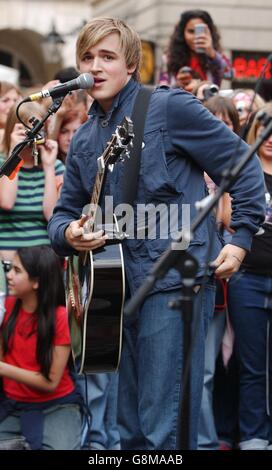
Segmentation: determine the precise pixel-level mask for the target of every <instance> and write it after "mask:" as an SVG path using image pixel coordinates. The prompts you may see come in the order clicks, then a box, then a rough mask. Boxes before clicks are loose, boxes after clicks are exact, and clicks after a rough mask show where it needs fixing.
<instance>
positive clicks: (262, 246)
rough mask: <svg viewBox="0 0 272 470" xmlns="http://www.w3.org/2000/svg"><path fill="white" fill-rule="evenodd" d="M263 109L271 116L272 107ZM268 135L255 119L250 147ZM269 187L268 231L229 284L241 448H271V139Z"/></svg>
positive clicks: (266, 148)
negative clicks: (236, 360) (238, 373)
mask: <svg viewBox="0 0 272 470" xmlns="http://www.w3.org/2000/svg"><path fill="white" fill-rule="evenodd" d="M263 110H264V111H265V112H266V113H267V115H268V116H271V117H272V102H270V103H268V104H266V105H265V106H264V108H263ZM262 130H263V124H262V123H261V122H260V121H259V120H258V115H256V116H255V118H254V120H253V123H252V126H251V128H250V130H249V133H248V137H247V142H248V143H249V144H253V143H254V142H255V141H256V139H257V138H258V137H259V135H260V134H261V132H262ZM258 155H259V157H260V162H261V165H262V167H263V172H264V179H265V184H266V201H267V210H266V219H265V223H264V225H263V229H264V232H263V233H262V234H260V235H255V236H254V238H253V243H252V247H251V252H250V253H248V254H247V256H246V257H245V259H244V261H243V263H242V265H241V267H240V270H239V271H238V273H236V274H234V276H233V277H232V278H231V279H230V281H229V289H228V305H229V312H230V316H231V321H232V325H233V328H234V333H235V345H236V351H237V356H238V360H239V371H240V410H239V421H240V449H241V450H266V449H269V444H271V443H272V433H271V431H272V423H271V408H270V407H271V392H270V383H271V360H270V353H271V332H270V324H271V314H272V302H271V299H272V216H271V214H272V204H271V200H272V136H271V135H270V137H268V139H267V140H266V141H264V143H263V144H262V145H261V146H260V148H259V150H258Z"/></svg>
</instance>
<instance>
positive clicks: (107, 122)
mask: <svg viewBox="0 0 272 470" xmlns="http://www.w3.org/2000/svg"><path fill="white" fill-rule="evenodd" d="M108 125H109V121H108V120H107V119H104V120H103V121H101V126H102V127H107V126H108Z"/></svg>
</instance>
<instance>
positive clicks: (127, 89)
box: [89, 78, 140, 120]
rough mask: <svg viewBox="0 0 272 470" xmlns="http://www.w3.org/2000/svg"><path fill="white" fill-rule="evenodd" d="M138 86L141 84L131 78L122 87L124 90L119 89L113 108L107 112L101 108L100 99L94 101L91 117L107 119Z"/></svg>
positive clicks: (90, 111) (90, 112)
mask: <svg viewBox="0 0 272 470" xmlns="http://www.w3.org/2000/svg"><path fill="white" fill-rule="evenodd" d="M136 88H140V84H139V83H138V82H136V81H135V80H133V78H131V79H130V80H129V82H128V83H127V84H126V85H125V86H124V88H122V90H121V91H119V93H118V94H117V95H116V96H115V97H114V99H113V102H112V105H111V108H110V109H109V111H108V112H107V113H105V111H104V110H103V109H102V108H101V106H100V105H99V103H98V101H94V102H93V104H92V105H91V107H90V110H89V115H90V116H91V117H95V116H98V117H99V118H104V119H105V117H106V118H107V120H108V119H110V118H111V115H112V113H113V111H114V110H115V109H116V108H118V107H119V106H121V105H122V103H123V102H124V101H126V99H127V97H128V96H129V95H130V94H132V93H133V91H134V90H135V89H136Z"/></svg>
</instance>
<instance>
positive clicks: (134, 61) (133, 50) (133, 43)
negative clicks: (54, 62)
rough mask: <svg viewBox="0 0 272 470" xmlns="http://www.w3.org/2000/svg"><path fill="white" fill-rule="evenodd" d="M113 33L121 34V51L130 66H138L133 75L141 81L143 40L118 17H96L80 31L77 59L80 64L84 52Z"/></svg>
mask: <svg viewBox="0 0 272 470" xmlns="http://www.w3.org/2000/svg"><path fill="white" fill-rule="evenodd" d="M112 33H117V34H119V37H120V46H121V51H122V52H123V54H124V57H125V61H126V65H127V67H128V68H130V67H133V66H136V68H135V71H134V72H133V74H132V77H133V78H134V79H135V80H137V81H140V66H141V60H142V46H141V40H140V37H139V35H138V33H136V31H135V30H134V29H132V28H131V27H130V26H128V25H127V24H126V23H125V22H124V21H122V20H120V19H118V18H107V17H104V18H102V17H101V18H94V19H93V20H91V21H89V22H88V23H87V24H86V25H85V26H84V27H83V29H82V30H81V32H80V33H79V36H78V38H77V43H76V61H77V66H79V63H80V61H81V60H82V59H83V57H84V54H85V53H86V52H87V51H88V50H89V49H90V48H91V47H93V46H95V45H96V44H97V43H98V42H99V41H101V39H104V38H105V37H106V36H108V35H109V34H112Z"/></svg>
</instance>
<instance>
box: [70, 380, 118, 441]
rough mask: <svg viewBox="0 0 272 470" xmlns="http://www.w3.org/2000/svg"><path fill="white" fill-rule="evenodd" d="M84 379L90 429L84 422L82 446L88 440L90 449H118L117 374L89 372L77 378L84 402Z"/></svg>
mask: <svg viewBox="0 0 272 470" xmlns="http://www.w3.org/2000/svg"><path fill="white" fill-rule="evenodd" d="M85 380H87V393H88V397H87V402H88V403H87V405H88V408H89V412H90V415H91V423H90V429H88V424H87V422H86V423H85V426H84V429H83V435H82V446H83V447H84V446H85V445H86V443H88V441H89V445H90V448H91V449H96V450H119V449H120V436H119V431H118V428H117V393H118V374H115V373H112V374H109V373H101V374H89V375H87V376H86V379H85V377H84V376H80V377H78V378H77V383H78V384H79V385H80V388H81V393H82V396H83V398H84V401H85V403H86V396H85V395H86V393H85Z"/></svg>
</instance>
